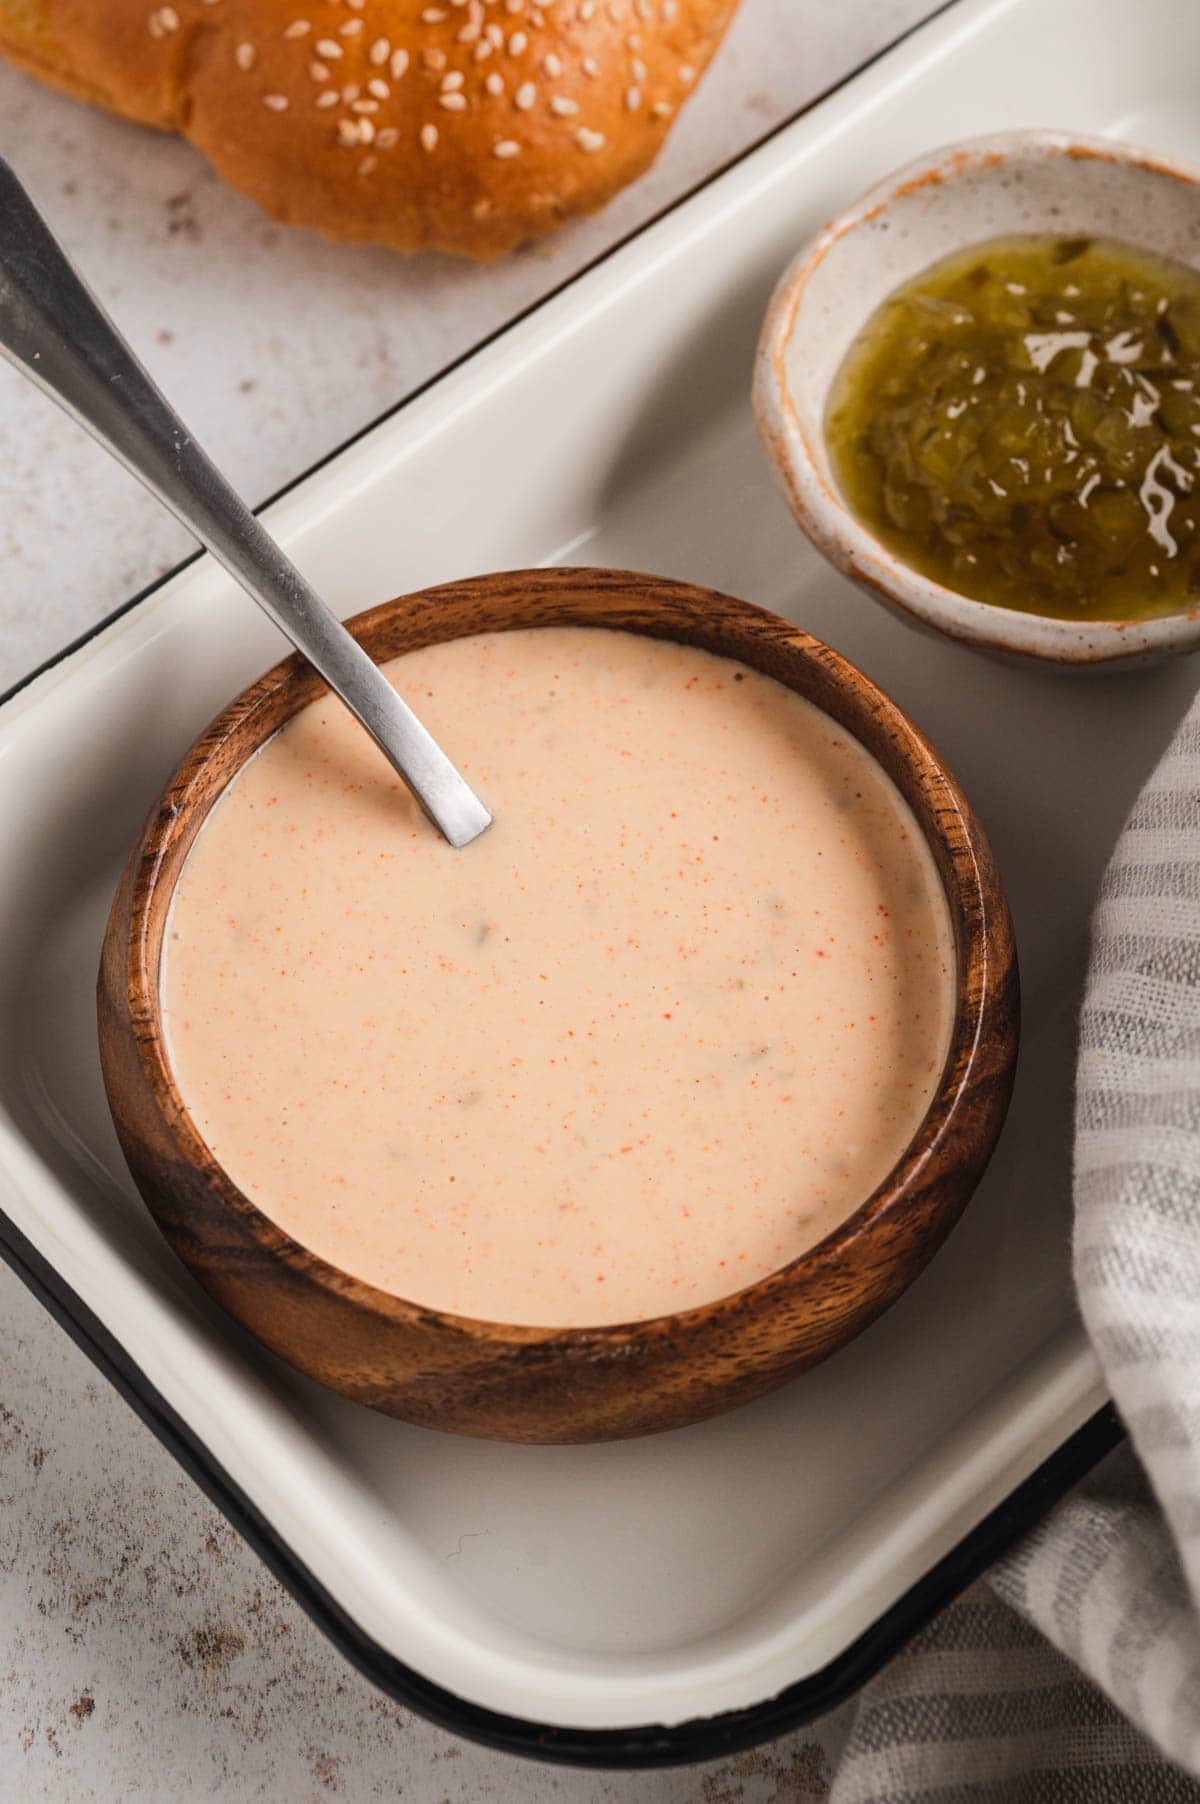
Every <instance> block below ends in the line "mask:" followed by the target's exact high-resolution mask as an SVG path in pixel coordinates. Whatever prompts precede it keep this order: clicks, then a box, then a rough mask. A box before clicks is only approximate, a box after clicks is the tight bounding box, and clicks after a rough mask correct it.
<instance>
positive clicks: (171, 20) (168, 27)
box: [158, 6, 179, 31]
mask: <svg viewBox="0 0 1200 1804" xmlns="http://www.w3.org/2000/svg"><path fill="white" fill-rule="evenodd" d="M158 22H159V24H160V25H161V26H162V28H163V30H164V31H178V30H179V14H178V13H177V12H176V11H175V8H174V7H173V6H160V7H159V9H158Z"/></svg>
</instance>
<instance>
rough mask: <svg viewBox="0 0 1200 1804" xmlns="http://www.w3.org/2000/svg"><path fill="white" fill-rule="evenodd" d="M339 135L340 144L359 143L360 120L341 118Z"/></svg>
mask: <svg viewBox="0 0 1200 1804" xmlns="http://www.w3.org/2000/svg"><path fill="white" fill-rule="evenodd" d="M337 135H338V143H339V144H346V145H350V144H357V143H358V120H357V119H339V120H338V128H337Z"/></svg>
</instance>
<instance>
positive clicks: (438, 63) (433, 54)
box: [421, 50, 446, 69]
mask: <svg viewBox="0 0 1200 1804" xmlns="http://www.w3.org/2000/svg"><path fill="white" fill-rule="evenodd" d="M421 61H422V62H423V63H424V65H425V67H426V68H427V69H444V68H445V67H446V52H445V51H444V50H422V52H421Z"/></svg>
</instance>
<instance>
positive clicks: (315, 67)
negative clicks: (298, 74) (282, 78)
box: [308, 62, 329, 81]
mask: <svg viewBox="0 0 1200 1804" xmlns="http://www.w3.org/2000/svg"><path fill="white" fill-rule="evenodd" d="M308 72H309V74H310V75H311V76H312V78H313V80H314V81H328V80H329V64H328V63H316V62H314V63H310V64H309V65H308Z"/></svg>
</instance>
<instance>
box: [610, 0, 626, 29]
mask: <svg viewBox="0 0 1200 1804" xmlns="http://www.w3.org/2000/svg"><path fill="white" fill-rule="evenodd" d="M608 16H609V18H610V19H611V20H612V22H613V24H614V25H619V24H620V23H621V20H622V19H623V18H624V17H625V8H624V7H623V6H621V5H620V4H619V3H618V0H613V4H612V5H610V6H609V9H608Z"/></svg>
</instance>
